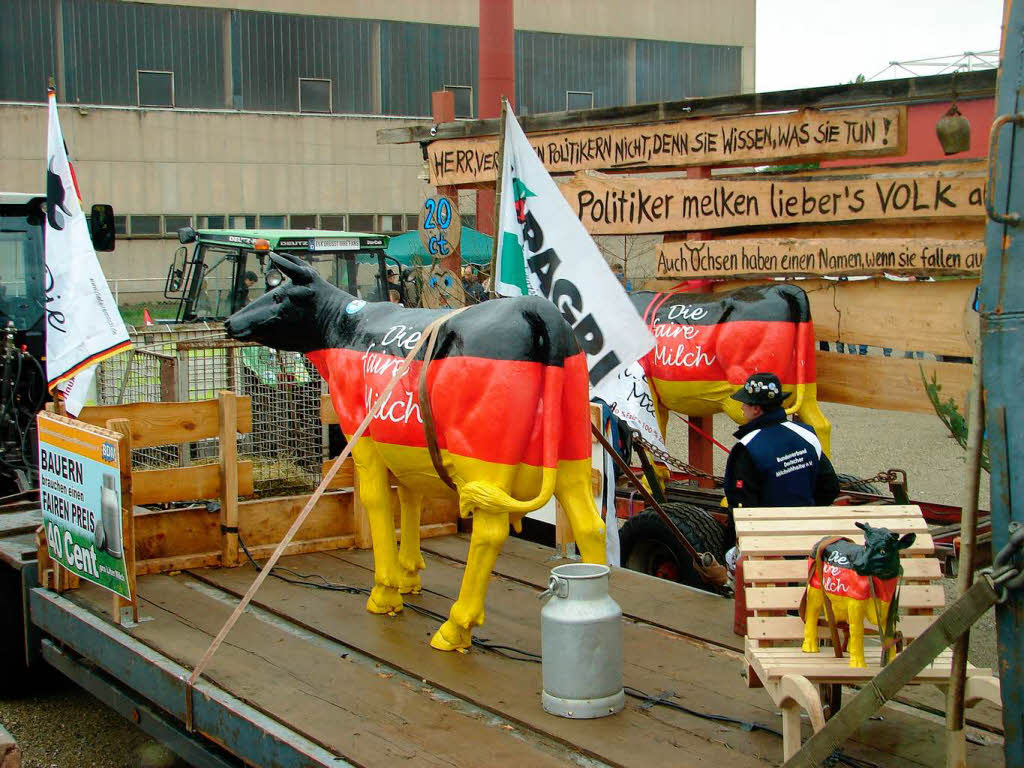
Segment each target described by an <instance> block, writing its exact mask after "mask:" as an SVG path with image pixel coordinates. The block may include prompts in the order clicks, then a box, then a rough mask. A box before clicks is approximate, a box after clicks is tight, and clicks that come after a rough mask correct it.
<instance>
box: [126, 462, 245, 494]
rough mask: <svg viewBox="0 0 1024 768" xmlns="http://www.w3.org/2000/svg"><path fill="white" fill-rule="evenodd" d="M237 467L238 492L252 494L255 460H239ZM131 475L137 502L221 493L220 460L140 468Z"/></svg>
mask: <svg viewBox="0 0 1024 768" xmlns="http://www.w3.org/2000/svg"><path fill="white" fill-rule="evenodd" d="M235 471H236V474H237V481H238V482H237V485H236V488H237V492H238V494H239V495H242V496H251V495H252V462H251V461H239V462H237V463H236V470H235ZM132 478H133V483H134V489H135V497H134V501H135V504H165V503H168V502H172V501H200V500H202V499H216V498H218V497H220V495H221V488H222V487H223V486H222V480H221V467H220V465H219V464H203V465H200V466H197V467H169V468H167V469H141V470H138V471H136V472H133V473H132Z"/></svg>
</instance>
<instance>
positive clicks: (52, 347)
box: [45, 89, 131, 413]
mask: <svg viewBox="0 0 1024 768" xmlns="http://www.w3.org/2000/svg"><path fill="white" fill-rule="evenodd" d="M49 97H50V119H49V128H48V131H47V137H46V240H45V245H46V286H45V287H46V379H47V384H48V386H49V389H50V390H51V391H52V390H53V389H54V388H56V387H58V386H60V387H62V388H63V387H64V385H65V383H66V382H68V381H69V380H71V379H73V378H74V377H75V376H77V375H78V374H80V373H82V372H83V371H84V370H85V369H88V368H89V367H90V366H94V365H95V364H96V363H98V362H100V361H101V360H105V359H106V358H108V357H111V356H112V355H116V354H117V353H118V352H121V351H123V350H125V349H127V348H128V347H130V346H131V342H130V341H129V340H128V331H127V329H126V328H125V326H124V321H123V320H122V319H121V313H120V312H118V309H117V303H116V302H115V301H114V297H113V296H112V295H111V294H110V288H109V287H108V286H107V280H106V278H105V277H104V276H103V270H102V269H100V263H99V260H98V259H97V258H96V251H95V250H93V247H92V238H91V237H90V235H89V225H88V224H87V223H86V220H85V213H84V212H83V211H82V205H81V202H80V196H79V194H78V183H77V182H76V180H75V176H74V171H73V169H72V167H71V163H70V162H68V155H67V150H66V149H65V147H64V136H63V134H62V133H61V130H60V120H59V119H58V117H57V95H56V93H54V91H53V90H52V89H51V90H50V93H49ZM80 384H81V382H76V387H75V389H76V390H84V389H86V388H87V386H88V381H86V382H85V385H86V386H84V387H83V386H80ZM81 396H82V397H83V398H84V392H82V393H81ZM69 410H70V409H69ZM75 413H77V412H75Z"/></svg>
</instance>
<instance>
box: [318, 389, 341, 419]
mask: <svg viewBox="0 0 1024 768" xmlns="http://www.w3.org/2000/svg"><path fill="white" fill-rule="evenodd" d="M320 421H322V422H323V423H324V424H338V423H339V422H338V412H337V411H336V410H334V403H333V402H331V396H330V395H320Z"/></svg>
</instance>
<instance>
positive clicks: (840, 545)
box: [801, 523, 915, 667]
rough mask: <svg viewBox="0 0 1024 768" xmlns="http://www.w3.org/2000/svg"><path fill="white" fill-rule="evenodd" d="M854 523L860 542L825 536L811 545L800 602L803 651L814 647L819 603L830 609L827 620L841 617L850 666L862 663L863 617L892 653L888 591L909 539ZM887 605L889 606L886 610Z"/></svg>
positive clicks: (911, 540)
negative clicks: (846, 633)
mask: <svg viewBox="0 0 1024 768" xmlns="http://www.w3.org/2000/svg"><path fill="white" fill-rule="evenodd" d="M857 527H858V528H860V529H861V530H862V531H864V544H863V545H860V544H854V543H853V542H852V541H850V540H849V539H842V538H838V539H837V538H826V539H822V540H821V541H819V542H818V543H817V544H815V545H814V548H813V549H812V550H811V558H810V560H809V575H808V580H807V593H806V595H805V604H803V605H801V609H802V610H801V615H802V617H803V619H804V643H803V651H804V653H818V651H819V648H818V617H819V616H820V615H821V611H822V608H825V609H826V614H827V613H829V612H831V613H832V614H833V615H834V619H833V617H830V623H833V621H834V622H841V621H845V622H846V623H847V624H848V625H849V628H850V642H849V650H850V666H851V667H866V666H867V664H866V663H865V661H864V620H865V619H867V620H868V621H870V622H871V623H872V624H874V625H875V626H877V627H878V628H879V634H880V635H881V636H882V639H883V645H884V646H885V647H887V649H888V652H889V658H890V659H891V658H892V656H893V655H895V648H894V647H892V646H893V643H892V638H893V635H894V634H895V626H896V621H895V620H896V614H895V611H897V610H898V605H893V597H894V595H895V594H896V587H897V583H898V581H899V577H900V573H901V571H902V568H901V567H900V550H903V549H906V548H907V547H909V546H910V545H911V544H913V543H914V539H915V535H914V534H913V533H907V534H904V535H903V536H902V537H900V536H899V535H897V534H895V533H893V532H892V531H890V530H889V529H888V528H872V527H871V526H870V525H868V524H867V523H857ZM826 600H828V602H829V605H826V604H825V601H826ZM890 608H892V609H893V611H894V612H893V613H892V615H891V616H890ZM829 609H831V610H829ZM890 619H891V621H890ZM833 636H834V637H835V634H834V635H833ZM833 642H835V639H833ZM837 655H838V654H837Z"/></svg>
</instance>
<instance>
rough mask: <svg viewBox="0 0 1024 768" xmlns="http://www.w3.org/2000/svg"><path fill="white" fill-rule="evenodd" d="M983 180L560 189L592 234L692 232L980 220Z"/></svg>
mask: <svg viewBox="0 0 1024 768" xmlns="http://www.w3.org/2000/svg"><path fill="white" fill-rule="evenodd" d="M984 188H985V178H984V175H983V174H977V173H967V174H964V173H936V172H934V171H932V172H929V171H928V170H926V167H922V170H921V172H920V173H914V172H912V171H910V170H909V169H904V170H903V172H901V173H899V174H895V173H892V174H885V173H881V174H876V175H869V176H837V177H836V178H824V177H820V176H818V177H814V178H807V179H805V178H800V177H793V176H789V177H782V176H780V177H775V178H768V179H751V180H750V181H740V180H716V179H713V178H712V179H707V180H705V179H674V178H673V179H638V178H616V177H612V176H605V175H603V174H597V173H594V172H593V171H588V172H586V173H581V174H577V175H576V176H575V177H573V179H572V180H571V181H569V182H568V183H566V184H563V185H562V188H561V189H562V194H563V195H564V196H565V199H566V200H568V202H569V205H570V206H571V207H572V209H573V210H574V211H575V212H576V215H577V216H578V217H579V219H580V221H582V222H583V226H584V227H586V229H587V231H588V232H590V234H592V235H629V234H641V233H656V232H695V231H699V230H706V229H723V228H729V227H752V226H778V225H782V224H797V223H802V222H828V223H831V222H836V221H858V220H866V219H885V220H908V219H929V218H932V219H946V218H957V217H965V216H971V217H981V216H984V213H985V208H984V202H983V199H984Z"/></svg>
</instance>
